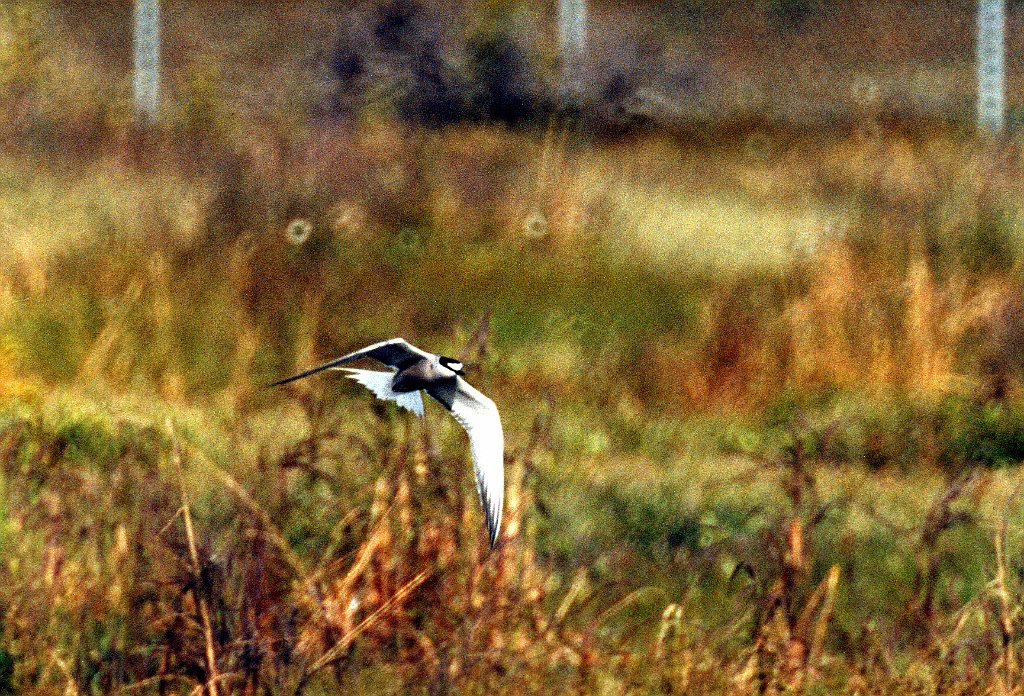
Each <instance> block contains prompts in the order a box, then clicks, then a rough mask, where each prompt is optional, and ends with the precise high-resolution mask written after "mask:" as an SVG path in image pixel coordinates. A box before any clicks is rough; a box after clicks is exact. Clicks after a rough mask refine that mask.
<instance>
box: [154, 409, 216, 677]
mask: <svg viewBox="0 0 1024 696" xmlns="http://www.w3.org/2000/svg"><path fill="white" fill-rule="evenodd" d="M167 430H168V432H169V433H170V436H171V442H172V443H173V454H172V457H173V459H174V468H175V471H176V472H177V474H178V485H179V488H180V489H181V516H182V519H183V520H184V521H185V537H186V539H187V541H188V551H189V555H190V556H191V557H192V572H193V573H194V574H195V576H196V578H197V579H198V578H199V575H200V571H201V568H202V566H201V565H200V562H199V550H198V548H197V547H196V532H195V527H194V526H193V524H192V510H191V505H190V503H189V500H188V493H187V491H186V490H185V474H184V471H183V469H182V466H181V447H180V446H179V444H178V437H177V435H176V434H175V432H174V423H172V422H171V419H170V418H168V419H167ZM195 595H196V603H197V604H198V605H199V618H200V620H201V621H202V624H203V638H204V640H205V642H206V673H207V677H208V678H207V680H206V685H205V688H206V690H207V691H208V692H209V693H210V696H219V690H218V688H217V682H218V681H220V677H219V673H218V671H217V651H216V649H215V647H214V644H213V623H212V622H211V621H210V606H209V603H208V602H207V601H206V597H205V596H203V593H202V592H199V591H198V590H196V591H195Z"/></svg>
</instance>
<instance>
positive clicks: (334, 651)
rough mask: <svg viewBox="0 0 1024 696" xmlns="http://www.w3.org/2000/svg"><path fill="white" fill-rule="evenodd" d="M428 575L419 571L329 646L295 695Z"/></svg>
mask: <svg viewBox="0 0 1024 696" xmlns="http://www.w3.org/2000/svg"><path fill="white" fill-rule="evenodd" d="M430 574H431V571H429V570H424V571H421V572H420V573H419V574H417V575H416V576H415V577H414V578H413V579H412V580H410V581H409V582H407V583H405V584H404V585H402V586H401V587H400V588H398V590H397V591H396V592H395V594H393V595H392V596H391V597H390V598H389V599H388V601H386V602H384V603H383V604H381V605H380V606H379V607H377V609H376V610H375V611H374V612H373V613H372V614H370V615H369V616H367V617H366V618H365V619H363V620H362V621H360V622H359V623H358V624H356V626H355V627H354V628H353V629H352V630H351V631H348V632H347V633H346V634H345V635H343V636H342V637H341V638H340V639H339V640H338V642H337V643H335V644H334V645H333V646H331V648H330V649H329V650H328V651H327V652H325V653H324V654H323V655H321V656H320V658H319V659H318V660H317V661H316V662H314V663H313V664H312V666H310V667H309V669H307V670H306V673H305V674H304V675H303V676H302V678H301V679H300V680H299V685H298V686H297V687H296V689H295V694H301V693H302V691H303V690H304V689H305V687H306V684H307V683H309V680H310V679H311V678H312V677H313V676H314V675H315V674H316V673H317V672H319V671H320V670H322V669H323V668H324V667H327V666H328V665H330V664H331V663H332V662H334V660H336V659H338V657H339V656H340V655H341V654H342V653H343V652H345V650H347V649H348V647H349V646H350V645H352V641H354V640H355V639H356V638H358V637H359V636H360V635H361V634H362V633H363V632H364V631H366V630H367V629H368V628H370V627H371V626H373V625H374V624H375V623H377V621H378V620H379V619H380V618H381V617H383V616H384V615H385V614H387V613H388V612H389V611H391V609H392V608H393V607H394V606H395V605H396V604H398V603H399V602H401V601H402V600H403V599H405V598H406V597H407V596H408V595H409V594H410V593H411V592H412V591H413V590H415V589H416V588H417V587H419V586H420V585H422V584H423V582H424V581H425V580H426V579H427V578H428V577H430Z"/></svg>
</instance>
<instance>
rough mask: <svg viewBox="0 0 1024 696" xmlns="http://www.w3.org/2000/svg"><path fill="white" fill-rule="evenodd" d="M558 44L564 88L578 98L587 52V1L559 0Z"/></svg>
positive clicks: (568, 93) (568, 94) (569, 95)
mask: <svg viewBox="0 0 1024 696" xmlns="http://www.w3.org/2000/svg"><path fill="white" fill-rule="evenodd" d="M558 43H559V48H560V49H561V51H562V74H563V87H564V89H565V90H566V92H567V94H566V96H568V97H576V96H578V95H579V90H580V87H581V84H582V75H581V70H582V69H583V64H584V55H585V53H586V50H587V0H558Z"/></svg>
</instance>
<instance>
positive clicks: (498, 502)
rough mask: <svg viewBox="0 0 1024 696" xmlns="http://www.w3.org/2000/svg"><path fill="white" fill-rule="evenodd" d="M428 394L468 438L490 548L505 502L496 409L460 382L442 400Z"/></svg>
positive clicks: (501, 441)
mask: <svg viewBox="0 0 1024 696" xmlns="http://www.w3.org/2000/svg"><path fill="white" fill-rule="evenodd" d="M427 393H428V394H430V395H431V396H433V397H434V398H435V399H437V401H439V402H440V403H441V404H442V405H443V406H445V407H446V408H447V409H448V410H449V411H450V412H451V414H452V416H453V417H454V418H455V420H456V421H458V422H459V425H461V426H462V427H463V428H465V430H466V433H467V434H468V435H469V448H470V450H471V452H472V453H473V472H474V473H475V474H476V489H477V492H478V493H479V494H480V504H481V505H483V508H484V518H485V519H486V521H487V532H488V535H489V536H490V540H491V546H494V544H495V542H496V541H497V540H498V532H499V530H500V528H501V510H502V506H503V504H504V500H505V436H504V434H503V432H502V430H501V417H500V416H499V415H498V407H497V406H495V405H494V402H493V401H491V400H490V399H488V398H487V397H486V396H484V395H483V394H482V393H480V392H479V391H477V390H476V389H474V388H473V387H472V386H471V385H470V384H469V383H468V382H466V380H464V379H461V378H459V379H458V380H457V382H456V388H455V389H454V391H453V392H449V393H447V394H444V395H443V396H444V397H445V398H444V399H443V400H442V399H441V398H438V396H437V395H435V394H434V393H433V390H431V389H428V390H427Z"/></svg>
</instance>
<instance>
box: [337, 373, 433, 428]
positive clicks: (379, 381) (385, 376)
mask: <svg viewBox="0 0 1024 696" xmlns="http://www.w3.org/2000/svg"><path fill="white" fill-rule="evenodd" d="M338 369H341V370H344V371H345V372H346V373H348V374H346V375H345V376H346V377H348V378H350V379H354V380H355V381H357V382H359V383H360V384H362V385H363V386H364V387H366V388H367V389H369V390H370V391H372V392H373V393H374V394H375V395H376V396H377V398H378V399H384V400H386V401H394V402H395V403H396V404H398V405H399V406H401V407H402V408H404V409H406V410H407V411H412V412H413V413H415V414H416V415H417V416H422V415H423V397H422V396H420V392H419V390H416V391H411V392H396V391H395V390H394V389H392V388H391V383H392V382H393V381H394V378H395V373H394V372H377V371H376V370H357V369H354V368H351V367H343V368H338Z"/></svg>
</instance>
